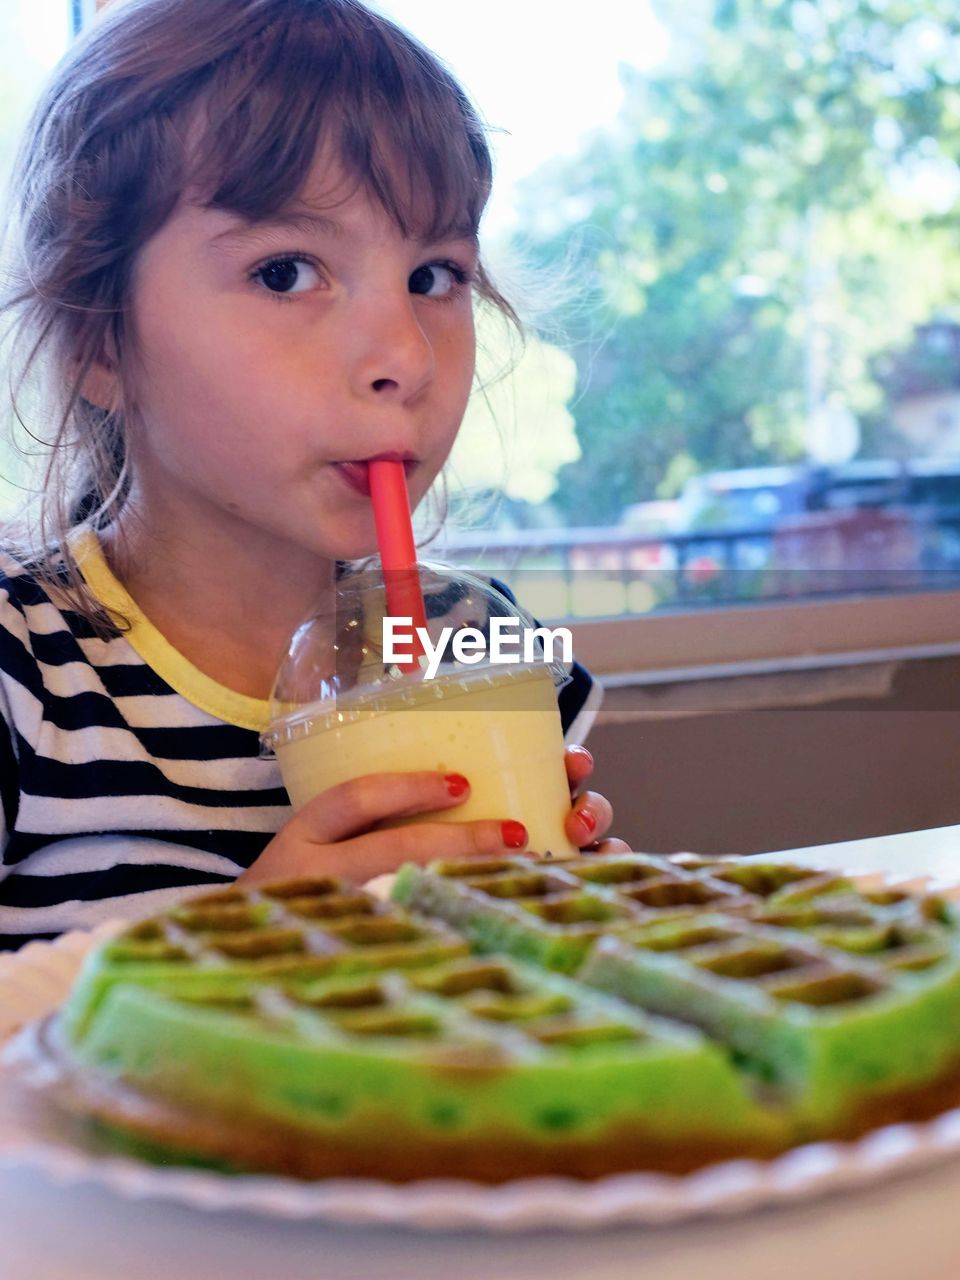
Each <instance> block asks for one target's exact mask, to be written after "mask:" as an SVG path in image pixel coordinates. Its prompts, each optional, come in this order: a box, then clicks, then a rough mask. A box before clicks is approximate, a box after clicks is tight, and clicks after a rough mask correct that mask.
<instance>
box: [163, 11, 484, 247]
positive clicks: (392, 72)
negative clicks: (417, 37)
mask: <svg viewBox="0 0 960 1280" xmlns="http://www.w3.org/2000/svg"><path fill="white" fill-rule="evenodd" d="M328 14H329V16H328V19H327V21H326V22H323V23H319V22H318V21H317V12H316V10H314V11H313V12H312V13H310V14H309V15H307V14H306V13H304V14H303V15H302V16H301V19H300V20H299V21H286V22H283V23H274V24H273V25H272V26H271V27H268V28H266V29H265V30H264V31H263V32H261V33H260V36H259V37H258V40H257V41H256V48H255V49H253V48H249V49H246V50H244V52H243V55H242V57H240V56H238V57H236V58H234V59H232V60H229V61H225V62H224V63H222V64H221V65H220V66H219V67H217V68H216V70H215V71H214V73H213V75H212V77H211V79H210V81H209V83H208V84H207V85H206V86H205V89H204V91H203V92H202V94H201V101H200V104H199V105H200V106H201V107H202V113H201V116H200V119H199V136H198V138H197V142H196V145H195V146H194V147H193V148H191V151H192V155H191V157H190V161H189V170H190V173H189V176H188V186H189V187H190V188H191V189H192V190H193V191H195V192H196V194H197V196H198V197H199V199H200V202H201V203H203V204H206V205H209V206H211V207H216V208H222V209H226V210H229V211H230V212H233V213H237V214H239V215H240V216H241V217H244V218H247V219H249V220H251V221H260V220H265V219H267V218H269V217H270V216H272V215H274V214H276V213H278V212H280V211H281V210H282V209H283V208H284V207H285V206H287V205H289V204H291V203H292V202H293V201H295V200H296V199H297V198H298V197H299V196H300V195H301V194H302V190H303V187H304V185H305V183H306V180H307V178H308V176H310V174H311V170H312V168H313V164H314V161H315V159H316V158H317V157H318V156H320V155H323V156H327V157H329V158H330V159H331V160H333V161H335V162H336V163H337V165H338V167H339V170H340V176H341V177H346V178H347V180H348V181H350V182H352V183H354V184H356V187H360V188H363V189H365V190H366V191H367V192H368V193H369V194H370V195H371V196H372V197H373V198H374V199H375V200H376V201H377V202H378V203H379V204H380V206H381V207H382V208H383V209H384V211H385V212H386V214H387V215H388V216H389V217H390V218H391V220H392V221H393V222H394V223H395V225H396V226H397V227H398V228H399V229H400V231H401V232H402V233H403V234H404V235H407V236H411V237H412V236H416V237H418V238H420V239H423V240H425V241H426V240H438V239H443V238H446V237H447V236H449V235H452V234H459V235H464V234H471V235H474V234H476V232H477V229H478V227H479V223H480V217H481V215H482V213H483V209H484V206H485V204H486V202H487V198H488V196H489V193H490V185H491V180H492V165H491V160H490V152H489V148H488V146H487V141H486V136H485V129H484V126H483V123H482V122H481V120H480V119H479V117H478V115H477V113H476V112H475V111H474V109H473V107H472V106H471V104H470V103H469V101H468V100H467V98H466V96H465V95H464V94H463V92H462V91H461V90H460V88H459V86H458V85H457V83H456V81H455V80H454V79H453V77H452V76H451V75H450V74H449V73H448V72H447V71H446V70H445V69H444V68H443V67H442V66H440V64H439V63H438V62H437V60H436V59H435V58H434V57H433V56H432V55H430V54H428V53H427V52H426V51H425V50H423V49H422V48H421V47H420V46H419V45H418V44H417V43H416V41H414V40H413V38H412V37H410V36H408V35H407V34H406V33H405V32H403V31H401V30H400V29H399V28H397V27H394V26H393V25H392V24H389V23H387V22H386V21H379V22H377V23H376V24H373V23H371V22H370V21H369V15H368V14H364V13H362V12H361V11H358V10H357V9H356V8H355V7H354V6H352V5H350V4H349V3H348V4H345V5H336V6H331V7H330V9H329V10H328ZM338 197H339V198H342V197H343V191H342V184H341V187H340V190H339V192H338V191H337V190H336V189H335V188H334V186H333V185H332V186H331V190H330V201H331V204H336V203H337V200H338Z"/></svg>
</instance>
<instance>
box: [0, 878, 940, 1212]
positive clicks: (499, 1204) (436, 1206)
mask: <svg viewBox="0 0 960 1280" xmlns="http://www.w3.org/2000/svg"><path fill="white" fill-rule="evenodd" d="M858 882H859V883H861V884H863V885H864V886H870V887H876V886H877V885H878V884H884V885H891V884H897V885H901V886H903V887H906V888H909V889H911V890H914V891H918V890H921V889H924V888H928V887H934V888H936V889H937V890H938V891H940V892H945V893H947V894H948V896H950V897H952V898H954V900H956V901H960V886H958V885H950V886H945V885H943V884H941V883H936V882H933V883H932V882H930V881H929V880H927V879H922V880H917V879H907V878H905V877H903V878H900V879H893V878H891V877H883V876H871V877H863V876H860V877H858ZM122 927H123V926H122V924H121V923H111V924H105V925H101V926H99V927H98V928H97V929H95V930H94V931H93V932H92V933H86V932H84V933H71V934H66V935H64V936H63V937H61V938H58V939H57V940H56V941H55V942H52V943H32V944H30V945H29V946H27V947H25V948H24V949H23V950H22V951H20V952H18V953H15V954H13V955H6V956H0V1041H2V1040H3V1039H4V1038H5V1037H10V1036H11V1035H13V1034H14V1033H15V1032H16V1031H17V1030H18V1029H19V1028H21V1027H24V1026H25V1024H27V1023H30V1022H32V1021H34V1020H36V1019H38V1018H42V1017H45V1016H46V1015H47V1014H49V1013H51V1012H52V1011H53V1010H54V1009H55V1008H56V1007H57V1006H58V1005H59V1004H60V1002H61V1001H62V1000H63V998H64V997H65V995H66V994H67V992H68V991H69V989H70V986H71V983H72V981H73V978H74V976H75V974H76V972H77V970H78V968H79V966H80V963H81V961H82V959H83V957H84V956H85V955H86V953H87V952H88V951H89V950H90V948H91V947H92V946H93V945H95V944H96V943H97V942H99V941H100V940H102V939H103V938H105V937H107V936H109V935H110V934H112V933H115V932H117V931H118V930H119V929H120V928H122ZM29 1034H30V1032H29V1028H28V1029H27V1030H26V1032H24V1034H23V1035H22V1036H21V1037H17V1038H15V1039H14V1040H12V1041H11V1042H10V1043H9V1044H8V1045H7V1047H6V1050H5V1051H4V1052H3V1053H0V1167H21V1168H31V1169H34V1170H38V1171H40V1172H41V1173H43V1174H44V1175H45V1176H46V1177H48V1178H50V1179H52V1180H53V1181H55V1182H57V1183H59V1184H80V1183H94V1184H98V1185H99V1186H101V1187H107V1188H109V1189H110V1190H112V1191H114V1192H116V1193H117V1194H118V1195H120V1196H124V1197H128V1198H130V1199H143V1198H148V1197H149V1198H153V1199H160V1200H168V1201H174V1202H177V1203H180V1204H186V1205H190V1206H192V1207H193V1208H195V1209H206V1210H246V1211H252V1212H255V1213H258V1214H263V1215H266V1216H268V1217H272V1218H287V1219H291V1218H292V1219H308V1220H315V1221H320V1222H328V1223H342V1224H363V1225H381V1226H404V1227H412V1228H417V1229H420V1230H426V1231H435V1230H437V1231H447V1230H452V1229H456V1228H465V1227H466V1228H480V1229H484V1230H492V1231H523V1230H536V1229H540V1228H543V1227H550V1228H553V1229H556V1228H558V1227H559V1228H563V1229H567V1230H574V1229H590V1228H597V1227H606V1226H610V1225H612V1224H615V1223H633V1224H665V1223H676V1222H679V1221H683V1220H686V1219H691V1218H696V1217H702V1216H705V1215H709V1216H720V1215H730V1214H737V1213H743V1212H746V1211H747V1210H751V1209H756V1208H759V1207H760V1206H766V1205H773V1204H782V1203H785V1202H794V1201H798V1200H802V1199H806V1198H810V1197H813V1196H820V1195H824V1194H827V1193H832V1192H835V1191H839V1190H844V1189H847V1188H851V1187H860V1186H865V1185H866V1184H868V1183H871V1182H875V1181H877V1180H878V1179H881V1178H886V1177H890V1176H891V1175H893V1174H898V1173H904V1172H907V1171H908V1170H913V1169H917V1168H919V1167H921V1166H926V1165H930V1164H933V1163H935V1162H937V1161H940V1160H943V1159H946V1158H948V1157H950V1156H952V1155H955V1154H957V1153H958V1152H960V1109H958V1110H955V1111H950V1112H946V1113H944V1114H943V1115H941V1116H939V1117H938V1118H937V1119H935V1120H932V1121H929V1122H926V1123H923V1124H913V1125H891V1126H888V1127H887V1128H884V1129H878V1130H876V1131H875V1132H874V1133H872V1134H869V1135H868V1136H867V1137H865V1138H862V1139H860V1140H859V1141H857V1142H854V1143H816V1144H814V1145H811V1146H807V1147H799V1148H796V1149H795V1150H793V1151H789V1152H787V1153H786V1154H785V1155H783V1156H780V1157H778V1158H777V1159H775V1160H772V1161H769V1162H761V1161H748V1160H739V1161H728V1162H726V1163H724V1164H718V1165H713V1166H712V1167H710V1168H707V1169H703V1170H701V1171H699V1172H697V1173H693V1174H688V1175H686V1176H684V1177H670V1176H667V1175H664V1174H620V1175H617V1176H615V1177H609V1178H603V1179H600V1180H598V1181H596V1182H579V1181H575V1180H572V1179H565V1178H536V1179H526V1180H523V1181H517V1182H512V1183H507V1184H505V1185H504V1186H500V1187H486V1186H478V1185H475V1184H473V1183H468V1182H454V1181H439V1180H436V1181H424V1182H418V1183H410V1184H407V1185H403V1186H396V1185H392V1184H388V1183H381V1182H374V1181H367V1180H359V1179H331V1180H328V1181H324V1182H317V1183H301V1182H295V1181H293V1180H291V1179H286V1178H278V1177H253V1176H235V1177H228V1176H225V1175H222V1174H217V1173H209V1172H206V1171H202V1170H194V1169H183V1168H174V1167H161V1166H156V1165H151V1164H147V1163H144V1162H141V1161H138V1160H133V1159H129V1158H126V1157H117V1156H103V1155H100V1154H94V1153H92V1152H90V1151H87V1150H84V1149H83V1148H82V1147H80V1146H77V1145H75V1144H74V1142H73V1141H72V1140H71V1139H70V1138H69V1137H68V1136H67V1135H66V1134H65V1133H59V1132H57V1131H56V1129H55V1128H51V1127H50V1122H49V1120H44V1119H42V1118H41V1117H40V1116H39V1115H38V1114H37V1113H35V1112H34V1110H33V1109H32V1108H31V1107H30V1106H29V1105H25V1093H24V1086H23V1084H22V1083H21V1082H20V1081H19V1080H18V1079H16V1078H15V1074H16V1070H17V1069H16V1058H17V1053H18V1042H19V1043H20V1044H23V1045H25V1044H26V1043H27V1040H28V1038H29Z"/></svg>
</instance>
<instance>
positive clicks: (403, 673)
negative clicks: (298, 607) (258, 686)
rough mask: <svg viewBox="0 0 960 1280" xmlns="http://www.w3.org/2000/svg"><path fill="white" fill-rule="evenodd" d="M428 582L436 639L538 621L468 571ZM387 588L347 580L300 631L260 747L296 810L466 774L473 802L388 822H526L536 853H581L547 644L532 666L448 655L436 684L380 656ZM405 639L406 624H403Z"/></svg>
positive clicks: (563, 672) (375, 569) (427, 571)
mask: <svg viewBox="0 0 960 1280" xmlns="http://www.w3.org/2000/svg"><path fill="white" fill-rule="evenodd" d="M419 572H420V580H421V585H422V587H423V593H424V603H425V605H426V612H427V628H428V632H429V634H430V638H431V643H432V644H434V645H436V644H437V643H438V641H439V639H440V635H441V631H442V629H443V628H445V627H450V628H452V629H453V634H454V635H455V634H456V633H457V632H460V631H462V630H463V629H464V628H468V627H473V628H476V629H477V630H478V631H480V632H481V633H484V634H486V635H489V634H490V633H491V629H494V630H495V629H496V628H495V627H494V628H491V623H492V620H493V619H494V618H504V619H511V620H515V622H514V621H511V622H510V623H509V624H497V625H498V626H509V627H510V628H513V627H514V626H516V627H518V628H526V629H529V631H530V632H531V634H532V632H533V628H534V626H535V624H534V622H533V620H532V619H531V618H530V616H529V615H528V614H526V613H525V612H524V611H523V610H522V609H519V608H518V607H517V606H516V605H514V604H512V603H511V602H510V601H509V600H507V599H506V597H505V596H504V595H502V593H500V592H499V591H497V590H496V588H494V587H492V586H491V585H490V584H489V583H487V582H484V581H482V580H481V579H479V578H475V577H474V576H472V575H471V574H468V573H464V572H462V571H461V570H459V569H450V568H446V567H444V566H439V565H421V566H420V570H419ZM385 613H386V592H385V589H384V582H383V574H382V571H381V570H380V567H379V565H378V564H377V565H371V566H368V567H367V568H366V569H364V570H362V571H359V572H352V573H349V574H347V575H345V576H344V577H343V578H341V579H340V580H339V582H338V584H337V590H336V599H335V601H334V603H333V604H332V606H331V608H330V609H328V610H321V611H318V612H317V613H316V614H314V616H313V617H311V618H310V619H308V620H307V621H306V622H305V623H303V625H302V626H300V627H299V628H298V630H297V631H296V633H295V634H294V636H293V639H292V640H291V643H290V647H289V650H288V653H287V655H286V657H285V659H284V661H283V663H282V664H281V666H280V670H279V672H278V674H277V679H276V682H275V684H274V689H273V693H272V696H271V722H270V727H269V729H268V730H267V732H266V733H265V734H264V736H263V743H264V748H265V749H266V750H267V751H271V752H273V753H275V754H276V757H277V760H278V762H279V765H280V771H281V773H282V775H283V781H284V785H285V786H286V789H287V792H288V794H289V796H290V800H291V803H292V804H293V807H294V809H299V808H301V807H302V806H303V805H304V804H306V803H307V801H308V800H311V799H312V798H313V797H314V796H316V795H319V794H320V793H321V792H324V791H326V790H328V789H329V788H330V787H334V786H337V785H338V784H339V783H342V782H347V781H350V780H351V779H353V778H357V777H360V776H362V775H365V774H371V773H394V772H407V771H411V770H419V769H429V770H438V771H439V772H441V773H445V774H448V773H459V774H463V775H464V776H465V777H466V778H467V779H468V780H469V782H470V795H469V798H468V799H467V801H466V802H465V803H464V804H462V805H458V806H457V807H456V808H455V809H451V810H443V811H441V812H436V813H430V814H418V815H416V816H415V817H411V818H399V819H396V820H394V821H393V822H391V823H389V824H386V825H391V826H401V825H406V824H408V823H412V822H469V821H472V820H474V819H479V818H489V819H493V820H496V821H503V820H505V819H513V820H515V821H518V822H522V823H523V824H524V826H525V827H526V828H527V831H528V833H529V844H528V846H527V848H528V850H529V851H530V852H532V853H538V854H541V855H544V856H547V855H549V856H551V857H554V858H563V857H572V856H574V855H575V854H576V852H577V850H576V848H575V846H574V845H573V844H572V843H571V841H570V840H569V838H568V837H567V835H566V833H565V831H564V818H565V817H566V815H567V813H568V812H569V810H570V792H569V787H568V784H567V777H566V770H565V768H564V763H563V750H564V745H563V731H562V727H561V723H560V712H559V707H558V704H557V689H558V688H559V687H560V686H561V685H562V684H563V683H565V682H566V680H567V679H568V678H569V677H568V672H567V669H566V667H565V666H564V664H563V662H562V661H560V660H559V659H553V658H552V657H551V655H550V654H549V653H545V652H544V647H543V643H542V640H540V641H539V642H537V643H535V644H533V645H531V646H530V649H529V650H528V655H527V656H528V657H529V658H532V660H529V661H525V660H523V652H522V643H520V642H519V641H518V644H517V646H516V648H517V650H518V653H517V657H518V658H519V660H518V661H516V662H510V663H509V664H506V665H500V664H495V663H492V662H491V661H490V660H489V656H487V657H484V658H482V659H481V660H480V661H477V660H476V655H473V656H468V655H466V654H465V655H464V660H458V659H457V658H456V657H455V656H454V654H453V648H452V637H451V639H450V643H448V646H447V649H446V652H445V658H444V660H443V661H442V662H440V663H439V665H438V666H437V669H436V674H435V675H433V677H432V678H430V677H429V676H428V674H427V672H426V671H425V670H424V667H423V665H421V666H413V665H407V666H406V667H405V666H404V665H403V664H400V663H398V662H394V661H390V660H389V654H387V655H386V656H385V649H384V627H383V619H384V615H385ZM408 630H409V628H408Z"/></svg>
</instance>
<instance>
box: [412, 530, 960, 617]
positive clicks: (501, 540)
mask: <svg viewBox="0 0 960 1280" xmlns="http://www.w3.org/2000/svg"><path fill="white" fill-rule="evenodd" d="M439 554H440V555H442V557H443V558H444V559H445V560H448V561H450V562H452V563H454V564H459V565H462V566H464V567H470V568H474V569H476V570H478V571H483V572H484V573H490V574H493V575H501V576H503V577H504V578H505V579H506V580H507V581H508V582H510V584H511V585H513V586H515V587H516V588H518V590H519V592H520V593H521V594H522V596H523V602H524V604H526V605H527V607H528V608H530V609H531V611H533V612H535V613H537V615H538V616H539V617H541V618H544V619H560V618H574V617H581V618H583V617H594V618H599V617H604V618H612V617H613V618H615V617H629V616H640V615H643V614H648V613H651V612H655V611H663V610H678V609H698V608H704V607H710V606H715V605H737V604H756V603H761V602H768V601H774V600H800V599H814V598H824V597H831V596H839V595H859V594H867V593H879V592H887V593H890V592H915V591H929V590H957V589H960V508H951V509H949V510H940V511H937V512H931V511H929V510H928V509H914V510H911V509H910V508H903V507H900V508H882V507H879V508H857V509H851V510H844V511H832V512H811V513H808V514H807V515H805V516H801V517H794V518H792V519H790V520H787V521H785V522H784V523H783V524H782V525H780V526H777V527H775V528H773V529H757V528H736V529H730V528H727V529H695V530H687V531H684V532H682V533H670V534H638V533H635V532H633V531H631V530H630V529H628V528H623V527H618V526H615V527H609V528H597V527H592V526H591V527H583V528H565V529H525V530H516V531H495V532H492V533H463V532H456V533H452V534H448V535H447V537H446V540H445V542H444V543H443V544H442V546H441V547H440V548H439ZM428 558H429V553H428ZM521 584H522V585H521Z"/></svg>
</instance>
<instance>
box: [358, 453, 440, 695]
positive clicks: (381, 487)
mask: <svg viewBox="0 0 960 1280" xmlns="http://www.w3.org/2000/svg"><path fill="white" fill-rule="evenodd" d="M368 466H369V475H370V497H371V499H372V500H373V515H374V519H375V520H376V522H377V543H378V544H379V547H380V562H381V564H382V565H383V579H384V583H385V585H386V591H387V612H388V614H389V616H390V617H391V618H412V619H413V643H412V645H411V653H412V658H411V660H410V661H408V662H400V663H398V664H397V665H398V666H399V667H401V668H402V669H403V670H407V671H416V670H417V668H418V667H419V666H420V663H419V661H418V659H419V658H420V657H421V656H422V655H423V652H424V649H423V645H422V644H421V643H420V640H419V638H418V636H417V632H416V628H417V627H423V628H424V630H426V626H427V611H426V609H425V608H424V605H423V592H422V591H421V589H420V575H419V574H418V572H417V548H416V544H415V543H414V541H413V524H412V522H411V520H410V498H409V495H408V494H407V479H406V476H405V475H404V470H403V463H402V462H392V461H388V460H387V459H380V460H378V461H376V462H370V463H369V464H368Z"/></svg>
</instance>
